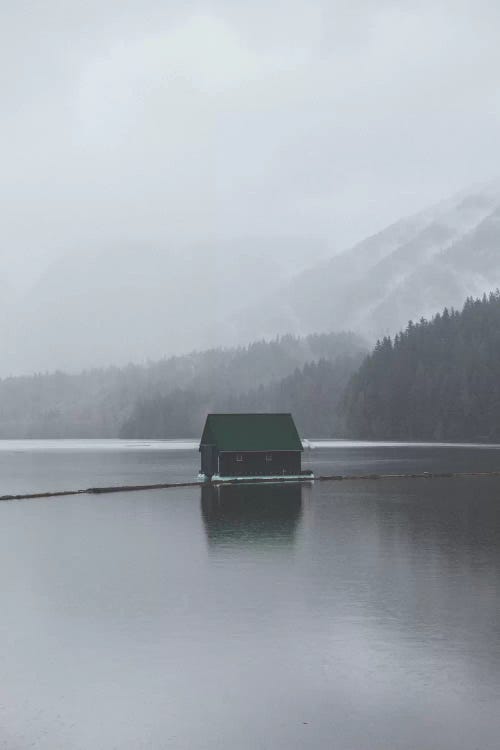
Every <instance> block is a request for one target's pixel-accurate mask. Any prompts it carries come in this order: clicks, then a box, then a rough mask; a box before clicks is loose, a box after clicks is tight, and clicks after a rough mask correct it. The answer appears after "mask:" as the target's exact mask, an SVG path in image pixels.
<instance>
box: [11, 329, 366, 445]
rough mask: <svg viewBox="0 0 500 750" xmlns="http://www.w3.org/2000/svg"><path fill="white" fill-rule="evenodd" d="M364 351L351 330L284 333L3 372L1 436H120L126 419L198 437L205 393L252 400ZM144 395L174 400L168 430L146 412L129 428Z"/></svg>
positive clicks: (149, 429) (152, 430) (145, 433)
mask: <svg viewBox="0 0 500 750" xmlns="http://www.w3.org/2000/svg"><path fill="white" fill-rule="evenodd" d="M365 352H366V346H365V343H364V342H363V341H362V340H361V339H360V338H359V337H357V336H355V335H353V334H349V333H330V334H322V335H311V336H306V337H303V338H299V337H294V336H281V337H278V338H276V339H273V340H272V341H258V342H255V343H252V344H250V345H248V346H242V347H238V348H231V349H211V350H207V351H202V352H193V353H191V354H187V355H185V356H179V357H170V358H168V359H164V360H160V361H159V362H152V363H149V364H146V365H128V366H127V367H123V368H119V367H112V368H107V369H95V370H89V371H85V372H82V373H80V374H77V375H68V374H65V373H61V372H56V373H52V374H39V375H35V376H32V377H15V378H5V379H3V380H0V437H1V438H36V437H43V438H45V437H47V438H48V437H50V438H55V437H117V436H118V435H119V433H120V430H121V428H122V426H123V425H124V423H128V424H129V428H128V431H129V433H130V434H132V433H134V436H140V437H153V436H158V437H168V436H176V437H178V436H181V435H187V436H190V437H191V436H197V435H198V432H199V422H200V417H199V415H198V417H197V418H196V416H195V415H196V414H197V413H198V412H197V408H196V405H197V404H199V405H200V407H199V408H200V409H203V408H205V406H206V404H207V394H208V396H209V401H210V403H215V402H216V401H217V403H219V402H221V400H223V399H226V401H227V402H228V403H229V401H230V400H231V399H232V401H231V403H234V404H236V403H237V401H238V399H239V398H240V396H241V394H245V398H247V399H249V403H250V400H251V399H252V398H253V399H254V402H255V403H257V401H258V399H259V397H258V396H257V395H255V394H257V393H258V389H259V388H263V389H269V393H271V391H272V388H273V387H277V385H276V384H278V383H279V382H280V381H282V380H283V379H284V378H287V377H288V376H291V375H292V374H293V373H294V371H295V370H296V369H297V368H299V369H300V368H303V367H304V365H305V364H306V363H316V362H319V361H320V360H325V361H326V362H331V361H336V360H337V359H338V358H342V357H344V358H346V361H348V360H349V358H351V357H352V358H353V362H358V361H359V359H360V358H361V355H362V354H364V353H365ZM353 367H354V364H353ZM256 389H257V390H256ZM266 393H267V391H266ZM252 394H254V395H252ZM263 399H264V396H262V398H261V403H262V404H263V407H262V408H264V400H263ZM144 400H148V401H147V403H149V402H150V403H153V404H156V403H163V402H165V404H167V403H171V404H172V409H175V410H176V411H175V415H173V416H172V417H171V418H169V420H168V426H166V427H165V429H162V430H160V429H159V428H158V425H157V423H156V422H155V421H154V419H151V420H150V421H148V420H146V419H144V418H143V419H142V421H138V422H137V425H138V428H137V430H136V431H134V430H132V428H131V424H132V423H131V422H130V418H131V415H132V412H133V413H134V419H136V418H137V414H138V409H139V407H138V406H137V403H138V402H141V403H143V402H144ZM235 408H236V407H235ZM156 416H157V415H155V418H156ZM139 425H140V429H139Z"/></svg>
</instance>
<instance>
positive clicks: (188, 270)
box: [0, 238, 326, 375]
mask: <svg viewBox="0 0 500 750" xmlns="http://www.w3.org/2000/svg"><path fill="white" fill-rule="evenodd" d="M325 252H326V248H325V247H324V246H323V244H322V243H321V242H318V241H311V240H309V241H307V242H306V241H304V240H301V239H279V238H278V239H271V240H267V241H265V240H262V239H253V240H250V239H248V240H239V241H234V242H231V243H220V244H217V245H213V244H210V243H208V242H207V244H206V245H201V246H199V245H197V246H190V247H187V248H180V249H179V248H175V247H163V246H155V245H150V244H144V245H140V244H138V243H136V244H133V245H130V244H127V243H122V244H119V245H117V246H115V247H111V248H110V247H106V248H103V249H88V248H84V249H82V250H81V251H79V252H73V253H70V254H67V255H64V256H62V257H61V258H59V259H58V260H56V261H54V262H53V263H52V264H51V265H50V266H49V268H47V270H46V271H45V273H43V274H42V276H41V277H40V278H39V280H38V281H37V283H36V284H35V285H34V286H33V287H32V288H31V289H29V290H28V291H27V292H26V293H25V294H24V295H23V296H22V297H20V298H18V300H17V302H16V303H14V302H13V301H11V303H10V305H9V312H10V315H9V316H8V319H6V320H5V321H4V323H5V324H4V326H2V327H1V328H0V345H1V349H2V362H1V365H0V375H9V374H18V373H23V374H29V373H31V372H33V371H35V372H39V371H47V370H56V369H61V370H65V371H68V370H69V371H73V372H75V371H78V370H79V369H83V368H85V367H96V366H108V365H124V364H126V363H128V362H130V361H134V362H141V361H144V360H148V359H151V360H155V359H159V358H161V357H163V356H165V355H168V354H174V353H178V354H183V353H185V352H187V351H190V350H192V349H195V348H197V349H206V348H208V347H211V346H220V345H231V344H235V343H240V342H241V341H243V340H245V339H238V337H237V335H236V333H235V331H234V319H235V317H237V315H238V311H239V309H240V308H241V307H242V306H243V305H245V304H247V303H248V300H249V299H252V301H253V303H254V304H258V303H259V301H260V300H264V299H265V298H266V297H267V296H268V295H270V294H271V293H272V292H273V291H274V290H275V289H276V288H277V287H278V286H279V285H281V284H283V283H284V282H285V281H286V280H288V279H290V277H291V275H292V273H293V272H294V271H295V270H296V269H297V267H299V268H300V267H304V265H305V263H306V262H307V261H306V259H307V258H309V257H310V255H311V254H312V255H313V257H319V256H321V254H324V253H325ZM277 333H282V331H277ZM255 338H257V336H255Z"/></svg>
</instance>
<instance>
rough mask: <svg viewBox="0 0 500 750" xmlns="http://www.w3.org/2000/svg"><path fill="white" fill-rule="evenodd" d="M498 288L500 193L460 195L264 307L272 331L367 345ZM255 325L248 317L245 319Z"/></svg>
mask: <svg viewBox="0 0 500 750" xmlns="http://www.w3.org/2000/svg"><path fill="white" fill-rule="evenodd" d="M497 286H500V185H490V186H488V187H483V188H481V189H477V190H475V191H470V192H467V193H462V194H460V195H457V196H455V197H453V198H451V199H449V200H447V201H444V202H442V203H440V204H438V205H437V206H434V207H431V208H429V209H428V210H426V211H423V212H422V213H420V214H418V215H416V216H412V217H410V218H408V219H402V220H401V221H399V222H397V223H396V224H394V225H392V226H390V227H388V228H387V229H385V230H383V231H382V232H380V233H378V234H377V235H375V236H373V237H370V238H368V239H366V240H364V241H363V242H361V243H359V244H358V245H356V246H355V247H353V248H351V249H350V250H347V251H345V252H343V253H341V254H340V255H337V256H335V257H334V258H332V259H331V260H329V261H327V262H323V263H320V264H318V265H316V266H313V267H312V268H311V269H309V270H307V271H305V272H303V273H300V274H298V275H297V276H296V277H295V278H294V279H293V280H292V281H291V282H290V283H289V284H287V285H285V286H283V288H282V289H281V290H280V294H279V295H274V297H273V299H272V300H269V304H268V305H267V306H264V308H263V309H264V310H265V314H263V315H261V316H260V324H261V326H262V328H263V333H266V332H267V325H268V324H269V321H271V329H272V330H275V329H276V328H278V329H281V330H294V331H308V330H314V331H322V330H332V329H343V330H347V329H350V330H355V331H358V332H360V333H362V334H364V335H365V336H367V337H369V338H370V339H376V338H378V337H380V336H383V335H386V334H393V333H395V332H396V331H397V330H398V329H399V328H401V327H405V325H406V324H407V322H408V321H409V320H410V319H411V320H419V319H420V318H421V317H422V316H424V317H429V316H431V315H432V314H433V313H434V312H435V311H437V310H439V309H440V308H442V307H444V306H449V307H452V306H454V307H460V306H461V305H462V304H463V300H464V299H465V298H466V297H467V296H469V295H475V296H477V295H481V294H483V292H488V291H490V290H491V289H494V288H496V287H497ZM247 319H248V320H252V321H253V324H255V311H254V310H252V311H248V315H247Z"/></svg>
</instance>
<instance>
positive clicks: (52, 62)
mask: <svg viewBox="0 0 500 750" xmlns="http://www.w3.org/2000/svg"><path fill="white" fill-rule="evenodd" d="M499 22H500V7H499V6H498V3H495V2H485V1H482V2H481V1H480V2H477V1H476V2H474V3H472V2H460V0H454V1H453V2H451V0H443V1H442V2H436V0H433V2H430V1H429V2H420V3H408V4H402V3H400V2H390V1H387V2H381V1H380V0H377V1H375V0H374V1H373V2H372V1H371V0H349V1H347V0H346V1H345V2H340V1H338V0H337V1H335V2H326V1H325V2H315V1H312V0H304V2H301V1H299V0H297V1H294V0H289V1H288V2H286V3H284V2H276V1H275V0H271V1H270V2H266V3H263V2H260V1H259V0H255V1H254V2H251V3H250V2H245V3H244V2H240V1H239V0H232V2H225V1H224V0H220V1H217V0H214V2H203V1H202V0H200V1H199V2H189V1H186V0H185V1H184V2H182V3H181V2H179V1H178V2H165V0H163V1H161V2H160V0H141V2H133V1H132V0H120V1H118V0H116V2H111V1H109V0H99V2H97V0H88V2H78V1H75V2H72V3H61V2H56V0H45V2H43V3H41V2H38V3H37V2H32V1H31V2H23V0H18V2H16V3H2V24H1V29H0V41H1V44H0V61H1V70H2V73H1V74H0V75H1V84H0V85H1V92H2V117H1V120H0V133H1V138H0V156H1V164H2V169H1V173H0V193H1V201H2V223H1V226H2V242H1V251H0V289H1V291H2V295H1V299H0V314H1V315H2V318H3V325H2V326H1V330H0V344H1V346H2V351H3V357H2V365H1V369H0V375H6V374H9V373H23V372H32V371H36V370H45V369H52V368H56V367H58V368H63V369H66V370H75V369H78V368H79V367H85V366H90V365H94V364H107V363H112V362H117V363H123V362H126V361H127V360H130V359H131V360H135V361H139V360H142V359H144V358H147V357H159V356H162V354H169V353H171V352H178V351H185V350H187V349H189V348H191V347H203V346H205V345H217V344H224V343H230V342H234V341H235V340H237V339H238V337H242V336H243V335H247V337H251V336H253V337H255V336H258V335H259V334H260V333H261V329H260V328H258V327H254V328H253V329H252V327H251V326H248V325H245V326H243V328H242V330H243V331H244V334H243V333H242V332H241V330H240V329H238V330H234V326H233V323H234V320H233V319H234V316H235V310H236V308H237V304H238V305H240V306H241V305H242V304H243V303H244V304H245V305H247V304H248V305H250V303H255V304H259V300H261V299H262V300H263V301H264V302H263V304H265V299H266V294H269V295H273V294H276V293H278V292H277V291H276V290H279V289H280V285H281V284H282V283H285V282H286V281H287V280H288V279H289V278H290V277H291V276H293V274H294V273H296V272H299V271H300V270H301V269H303V268H305V267H307V266H309V265H314V264H315V263H316V262H317V261H319V260H320V259H324V258H328V257H330V256H334V255H335V254H336V253H338V252H339V251H340V250H343V249H345V248H347V247H349V246H350V245H351V244H353V243H354V242H356V241H359V240H361V239H363V238H364V237H366V236H367V235H369V234H371V233H373V232H375V231H378V230H380V229H382V228H384V227H385V226H386V225H388V224H390V223H391V222H393V221H396V220H398V219H399V218H400V217H402V216H405V215H408V214H411V213H413V212H415V211H419V210H420V209H422V208H423V207H425V206H427V205H431V204H433V203H434V202H436V201H438V200H440V199H442V198H444V197H446V196H448V195H450V194H453V193H454V192H455V191H457V190H459V189H462V188H464V187H467V186H468V185H470V184H475V183H483V182H486V181H489V180H491V179H493V178H495V177H496V175H497V170H498V168H497V164H496V162H495V155H496V154H497V153H498V146H499V133H500V129H499V122H498V121H499V115H500V92H499V89H498V80H497V79H498V69H499V64H500V51H499V48H498V28H499ZM122 258H123V260H122ZM229 290H231V293H229ZM108 301H109V307H107V302H108ZM236 303H237V304H236ZM334 323H335V324H334ZM279 325H281V319H280V321H279ZM342 325H343V321H342V320H336V321H335V322H334V321H332V323H331V324H330V323H329V322H327V324H325V328H335V327H342ZM268 327H269V330H270V332H273V331H272V328H273V322H272V320H271V321H270V323H269V326H268ZM277 327H278V322H277V323H276V328H277ZM297 327H298V328H300V326H299V325H298V326H297ZM280 332H284V331H282V330H280V329H277V330H274V333H280ZM262 333H266V334H267V330H266V331H262Z"/></svg>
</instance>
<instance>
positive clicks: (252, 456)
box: [205, 451, 301, 477]
mask: <svg viewBox="0 0 500 750" xmlns="http://www.w3.org/2000/svg"><path fill="white" fill-rule="evenodd" d="M237 456H241V457H242V459H243V460H242V461H237V460H236V459H237ZM266 456H271V457H272V460H271V461H266ZM300 470H301V454H300V451H276V452H274V453H273V452H270V451H269V452H262V453H261V452H257V451H256V452H252V453H220V454H219V474H220V475H221V476H223V477H244V476H253V477H258V476H269V475H272V476H277V475H285V476H286V475H287V474H300ZM205 473H206V472H205Z"/></svg>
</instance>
